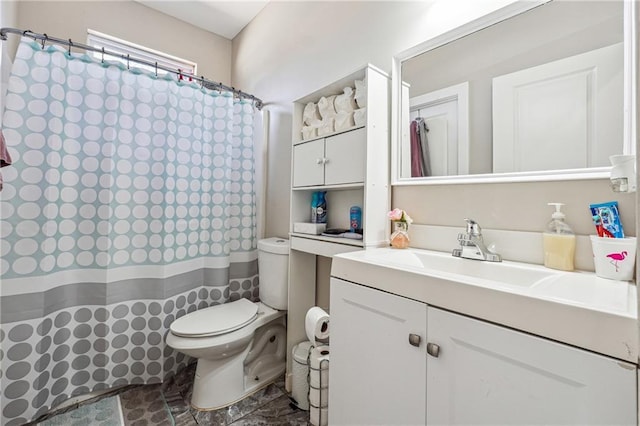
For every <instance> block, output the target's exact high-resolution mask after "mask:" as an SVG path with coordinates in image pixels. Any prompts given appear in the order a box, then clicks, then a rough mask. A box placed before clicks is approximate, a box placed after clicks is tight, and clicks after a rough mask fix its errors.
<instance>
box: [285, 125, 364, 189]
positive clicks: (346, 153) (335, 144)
mask: <svg viewBox="0 0 640 426" xmlns="http://www.w3.org/2000/svg"><path fill="white" fill-rule="evenodd" d="M366 150H367V133H366V129H365V128H358V129H356V130H351V131H347V132H344V133H340V134H337V135H334V136H329V137H327V138H321V139H315V140H313V141H310V142H304V143H300V144H298V145H295V146H294V147H293V187H294V188H300V187H305V186H322V185H341V184H355V183H360V184H362V183H364V177H365V157H364V156H363V155H362V154H363V153H365V152H366Z"/></svg>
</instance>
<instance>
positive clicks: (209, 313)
mask: <svg viewBox="0 0 640 426" xmlns="http://www.w3.org/2000/svg"><path fill="white" fill-rule="evenodd" d="M257 314H258V305H257V304H256V303H253V302H251V301H249V300H247V299H238V300H236V301H235V302H230V303H225V304H223V305H216V306H211V307H209V308H204V309H200V310H197V311H195V312H192V313H190V314H187V315H185V316H183V317H180V318H178V319H177V320H175V321H174V322H172V323H171V326H170V327H169V328H170V329H171V332H172V333H173V334H175V335H176V336H182V337H207V336H217V335H220V334H225V333H230V332H232V331H234V330H237V329H239V328H242V327H244V326H245V325H247V324H249V323H250V322H252V321H253V320H255V319H256V317H257Z"/></svg>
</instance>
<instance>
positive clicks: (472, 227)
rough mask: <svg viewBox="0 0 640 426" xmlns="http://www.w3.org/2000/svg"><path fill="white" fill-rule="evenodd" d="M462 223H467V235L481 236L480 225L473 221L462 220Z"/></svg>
mask: <svg viewBox="0 0 640 426" xmlns="http://www.w3.org/2000/svg"><path fill="white" fill-rule="evenodd" d="M464 221H465V222H467V234H469V235H473V236H476V237H477V236H480V235H481V234H482V229H480V225H479V224H478V222H476V221H475V220H473V219H469V218H466V217H465V218H464Z"/></svg>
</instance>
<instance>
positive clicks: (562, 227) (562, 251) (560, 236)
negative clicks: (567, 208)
mask: <svg viewBox="0 0 640 426" xmlns="http://www.w3.org/2000/svg"><path fill="white" fill-rule="evenodd" d="M548 204H549V205H550V206H555V209H556V211H555V212H553V214H552V215H551V222H549V224H548V225H547V229H546V230H545V232H544V233H543V234H542V242H543V246H544V266H546V267H547V268H552V269H559V270H561V271H573V269H574V264H573V262H574V258H575V254H576V236H575V234H574V233H573V230H572V229H571V227H570V226H569V225H567V223H566V222H565V221H564V219H565V214H564V213H563V212H562V211H561V209H562V206H564V204H562V203H548Z"/></svg>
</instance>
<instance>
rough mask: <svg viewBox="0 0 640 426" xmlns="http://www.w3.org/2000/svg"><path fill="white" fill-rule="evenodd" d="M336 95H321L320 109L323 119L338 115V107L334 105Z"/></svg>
mask: <svg viewBox="0 0 640 426" xmlns="http://www.w3.org/2000/svg"><path fill="white" fill-rule="evenodd" d="M335 99H336V96H335V95H332V96H327V97H324V96H323V97H321V98H320V100H319V101H318V111H319V112H320V117H322V119H323V120H324V119H326V118H332V117H335V116H336V107H335V105H334V102H335Z"/></svg>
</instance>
